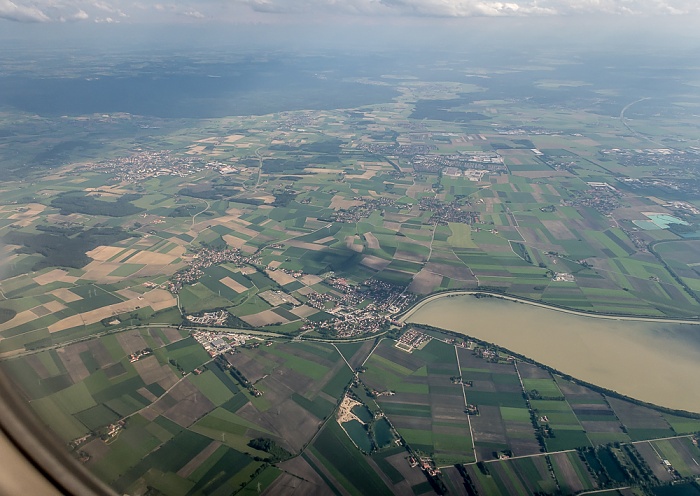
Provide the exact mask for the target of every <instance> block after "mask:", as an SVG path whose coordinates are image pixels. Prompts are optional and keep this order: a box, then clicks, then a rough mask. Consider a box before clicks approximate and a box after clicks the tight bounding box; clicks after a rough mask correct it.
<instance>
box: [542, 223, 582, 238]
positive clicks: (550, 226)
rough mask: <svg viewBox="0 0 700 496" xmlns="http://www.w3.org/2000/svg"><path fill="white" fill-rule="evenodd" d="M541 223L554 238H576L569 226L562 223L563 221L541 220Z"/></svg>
mask: <svg viewBox="0 0 700 496" xmlns="http://www.w3.org/2000/svg"><path fill="white" fill-rule="evenodd" d="M540 222H542V225H543V226H544V227H546V228H547V230H548V231H549V232H551V233H552V234H553V235H554V237H555V238H556V239H577V237H576V236H574V235H573V233H572V232H571V231H569V228H567V227H566V226H565V225H564V222H562V221H560V220H542V221H540Z"/></svg>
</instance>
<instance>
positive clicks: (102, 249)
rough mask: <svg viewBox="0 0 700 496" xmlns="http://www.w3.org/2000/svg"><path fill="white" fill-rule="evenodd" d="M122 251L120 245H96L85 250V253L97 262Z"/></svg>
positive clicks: (104, 260)
mask: <svg viewBox="0 0 700 496" xmlns="http://www.w3.org/2000/svg"><path fill="white" fill-rule="evenodd" d="M123 251H124V248H123V247H120V246H98V247H97V248H95V249H94V250H90V251H89V252H87V253H86V255H87V256H88V257H90V258H92V259H93V260H95V261H97V262H106V261H107V260H109V259H110V258H112V257H114V256H116V255H118V254H119V253H121V252H123Z"/></svg>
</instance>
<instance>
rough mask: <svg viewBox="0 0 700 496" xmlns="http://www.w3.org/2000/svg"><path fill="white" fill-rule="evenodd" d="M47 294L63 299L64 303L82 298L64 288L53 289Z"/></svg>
mask: <svg viewBox="0 0 700 496" xmlns="http://www.w3.org/2000/svg"><path fill="white" fill-rule="evenodd" d="M49 294H52V295H54V296H55V297H56V298H58V299H59V300H61V301H63V302H64V303H72V302H74V301H79V300H82V298H81V297H80V296H78V295H77V294H75V293H74V292H72V291H70V290H68V289H66V288H59V289H54V290H53V291H51V292H50V293H49Z"/></svg>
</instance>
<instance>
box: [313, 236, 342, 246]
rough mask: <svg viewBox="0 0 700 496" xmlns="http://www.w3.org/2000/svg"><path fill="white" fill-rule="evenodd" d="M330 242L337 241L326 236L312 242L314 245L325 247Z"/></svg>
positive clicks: (333, 237) (332, 237)
mask: <svg viewBox="0 0 700 496" xmlns="http://www.w3.org/2000/svg"><path fill="white" fill-rule="evenodd" d="M330 241H337V240H336V239H335V236H326V237H325V238H321V239H318V240H316V241H314V243H316V244H318V245H325V244H326V243H328V242H330Z"/></svg>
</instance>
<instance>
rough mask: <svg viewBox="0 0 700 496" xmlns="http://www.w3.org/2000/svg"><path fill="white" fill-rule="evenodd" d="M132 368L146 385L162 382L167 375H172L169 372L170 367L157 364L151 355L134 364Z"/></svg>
mask: <svg viewBox="0 0 700 496" xmlns="http://www.w3.org/2000/svg"><path fill="white" fill-rule="evenodd" d="M133 366H134V368H135V369H136V372H138V374H139V376H141V379H143V382H144V383H145V384H146V385H149V384H153V383H156V382H158V381H162V380H163V379H165V378H167V376H169V375H174V372H173V371H172V370H170V367H168V366H167V365H161V364H160V363H159V362H158V359H157V358H156V357H155V356H153V355H150V356H147V357H146V358H142V359H141V360H139V361H137V362H134V363H133Z"/></svg>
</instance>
